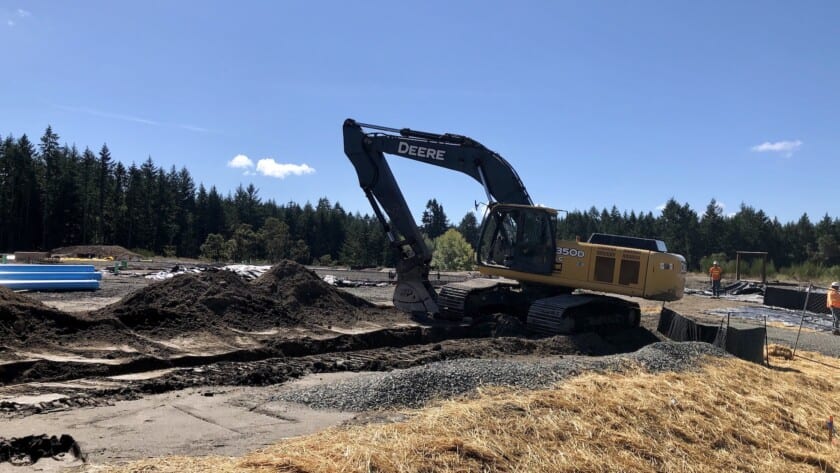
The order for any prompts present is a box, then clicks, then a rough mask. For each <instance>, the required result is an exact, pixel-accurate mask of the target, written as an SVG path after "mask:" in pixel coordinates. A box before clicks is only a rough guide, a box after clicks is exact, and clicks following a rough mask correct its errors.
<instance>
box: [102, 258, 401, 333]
mask: <svg viewBox="0 0 840 473" xmlns="http://www.w3.org/2000/svg"><path fill="white" fill-rule="evenodd" d="M382 312H383V311H382V310H381V309H376V308H375V307H374V306H372V305H371V304H370V303H368V302H367V301H365V300H364V299H361V298H359V297H356V296H353V295H351V294H347V293H344V292H342V291H340V290H339V289H336V288H334V287H332V286H330V285H329V284H327V283H325V282H323V281H321V279H320V278H319V277H318V275H317V274H315V273H314V272H312V271H310V270H309V269H307V268H305V267H304V266H302V265H300V264H297V263H294V262H291V261H283V262H281V263H280V264H278V265H276V266H274V267H272V268H271V269H270V270H269V271H267V272H266V273H265V274H263V275H262V276H261V277H259V278H258V279H255V280H254V281H252V282H250V283H249V282H246V281H245V280H244V279H242V277H240V276H239V275H237V274H236V273H234V272H232V271H225V270H208V271H204V272H201V273H191V274H181V275H177V276H175V277H173V278H170V279H167V280H165V281H160V282H156V283H153V284H151V285H150V286H148V287H146V288H145V289H142V290H140V291H138V292H135V293H134V294H132V295H130V296H128V297H127V298H125V299H123V300H122V301H120V302H118V303H116V304H114V305H111V306H108V307H105V308H103V309H101V310H99V311H97V312H96V313H94V314H93V315H92V316H93V317H95V318H97V319H99V318H108V317H113V318H116V319H118V320H119V321H121V322H122V323H124V324H125V325H127V326H128V327H131V328H132V329H135V330H140V331H145V332H150V333H155V334H160V335H171V334H176V333H186V332H195V331H198V330H209V331H214V332H219V331H225V330H226V329H235V330H241V331H260V330H266V329H269V328H277V327H292V326H301V327H307V326H308V327H314V326H326V327H329V326H332V325H336V324H337V325H341V324H351V323H353V322H356V321H360V320H369V319H371V318H374V319H376V318H379V317H382ZM391 316H393V315H392V314H391Z"/></svg>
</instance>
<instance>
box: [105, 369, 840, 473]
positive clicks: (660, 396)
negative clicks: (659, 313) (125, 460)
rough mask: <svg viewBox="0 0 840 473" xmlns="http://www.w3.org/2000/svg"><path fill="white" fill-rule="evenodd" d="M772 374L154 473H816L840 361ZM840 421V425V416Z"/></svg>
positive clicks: (455, 415) (538, 397) (562, 398)
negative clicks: (189, 472)
mask: <svg viewBox="0 0 840 473" xmlns="http://www.w3.org/2000/svg"><path fill="white" fill-rule="evenodd" d="M802 355H803V356H802V357H800V356H799V354H798V355H797V358H796V359H795V360H786V359H784V358H780V357H771V361H772V365H773V366H772V367H769V368H768V367H764V366H759V365H755V364H751V363H748V362H745V361H741V360H738V359H725V360H721V359H714V360H709V361H710V362H709V363H706V364H705V365H704V367H703V368H702V369H700V370H695V371H693V372H684V373H667V374H659V375H652V374H648V373H643V372H636V373H632V374H622V375H619V374H608V375H607V374H584V375H582V376H580V377H578V378H575V379H573V380H570V381H568V382H565V383H562V384H558V385H557V386H556V387H555V388H553V389H548V390H540V391H516V392H514V391H509V390H502V389H494V390H490V391H484V392H482V393H480V394H479V395H478V396H476V397H473V398H470V399H461V400H452V401H445V402H442V403H439V404H436V405H434V406H432V407H429V408H426V409H423V410H417V411H408V412H407V413H406V414H407V416H408V417H407V420H405V421H402V422H398V423H390V424H368V425H364V426H348V427H340V428H333V429H331V430H328V431H324V432H321V433H319V434H316V435H312V436H308V437H302V438H294V439H289V440H287V441H284V442H281V443H278V444H277V445H275V446H273V447H271V448H268V449H265V450H263V451H258V452H253V453H251V454H249V455H246V456H245V457H242V458H229V457H204V458H185V457H174V458H161V459H150V460H145V461H141V462H136V463H132V464H128V465H122V466H118V467H113V468H108V469H107V470H108V471H121V472H122V471H143V472H169V471H171V472H184V471H196V472H227V471H237V472H241V471H248V472H251V471H253V472H264V471H265V472H268V471H271V472H299V473H303V472H394V473H396V472H400V473H403V472H406V473H408V472H418V473H419V472H432V471H436V472H468V471H469V472H472V471H504V472H517V471H534V472H606V471H610V472H612V471H627V472H637V471H638V472H642V471H658V472H720V471H756V472H780V473H781V472H799V471H801V472H818V471H827V472H828V471H836V468H837V467H838V465H840V446H838V445H837V444H832V443H829V441H828V431H827V429H826V422H827V420H828V418H829V416H830V415H832V414H835V413H838V407H840V390H838V389H837V384H838V382H840V362H839V361H838V360H837V359H834V358H828V357H825V356H822V355H819V354H814V353H803V354H802ZM839 417H840V416H839Z"/></svg>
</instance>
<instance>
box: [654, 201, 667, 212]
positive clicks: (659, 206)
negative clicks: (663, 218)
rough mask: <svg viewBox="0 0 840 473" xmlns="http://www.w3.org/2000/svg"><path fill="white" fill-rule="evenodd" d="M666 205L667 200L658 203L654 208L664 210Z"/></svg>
mask: <svg viewBox="0 0 840 473" xmlns="http://www.w3.org/2000/svg"><path fill="white" fill-rule="evenodd" d="M666 205H667V202H666V203H664V204H659V205H657V206H656V210H658V211H660V212H662V211H663V210H665V206H666Z"/></svg>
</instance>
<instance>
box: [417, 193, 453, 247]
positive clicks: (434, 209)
mask: <svg viewBox="0 0 840 473" xmlns="http://www.w3.org/2000/svg"><path fill="white" fill-rule="evenodd" d="M421 221H422V226H421V227H422V228H421V230H422V231H423V233H425V234H426V235H427V236H428V237H429V238H431V239H433V240H434V239H435V238H437V237H439V236H441V235H443V234H444V233H445V232H446V230H447V229H448V228H449V220H448V219H447V218H446V213H444V211H443V206H442V205H440V204H439V203H438V201H437V199H431V200H429V201H428V202H427V203H426V210H424V211H423V216H422V219H421Z"/></svg>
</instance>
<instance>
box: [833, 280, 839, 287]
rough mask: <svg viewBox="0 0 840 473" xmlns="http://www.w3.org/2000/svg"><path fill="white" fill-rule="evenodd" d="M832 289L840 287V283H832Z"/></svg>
mask: <svg viewBox="0 0 840 473" xmlns="http://www.w3.org/2000/svg"><path fill="white" fill-rule="evenodd" d="M831 287H840V282H837V281H834V282H833V283H831Z"/></svg>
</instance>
